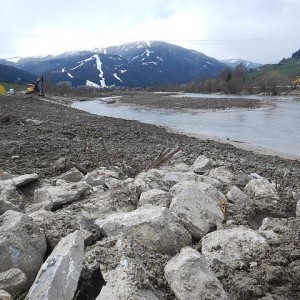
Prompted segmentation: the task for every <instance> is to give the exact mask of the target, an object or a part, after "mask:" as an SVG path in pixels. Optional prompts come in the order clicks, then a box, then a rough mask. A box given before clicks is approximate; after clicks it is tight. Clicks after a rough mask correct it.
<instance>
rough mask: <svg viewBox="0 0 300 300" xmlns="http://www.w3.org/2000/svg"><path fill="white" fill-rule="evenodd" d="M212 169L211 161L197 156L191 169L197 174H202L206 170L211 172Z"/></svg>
mask: <svg viewBox="0 0 300 300" xmlns="http://www.w3.org/2000/svg"><path fill="white" fill-rule="evenodd" d="M212 168H213V166H212V161H211V159H209V158H207V157H206V156H204V155H201V156H199V157H198V158H197V159H196V160H195V162H194V164H193V166H192V169H193V171H194V172H195V173H197V174H203V173H205V172H206V171H208V170H211V169H212Z"/></svg>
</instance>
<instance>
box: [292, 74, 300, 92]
mask: <svg viewBox="0 0 300 300" xmlns="http://www.w3.org/2000/svg"><path fill="white" fill-rule="evenodd" d="M292 85H293V88H294V89H295V88H297V86H300V76H296V77H295V79H294V80H293V81H292Z"/></svg>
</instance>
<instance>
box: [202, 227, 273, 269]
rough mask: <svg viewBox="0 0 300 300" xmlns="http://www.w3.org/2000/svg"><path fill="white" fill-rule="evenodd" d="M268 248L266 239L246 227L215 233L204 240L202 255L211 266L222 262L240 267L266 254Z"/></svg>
mask: <svg viewBox="0 0 300 300" xmlns="http://www.w3.org/2000/svg"><path fill="white" fill-rule="evenodd" d="M267 248H268V243H267V242H266V239H265V238H263V237H262V236H261V235H260V234H258V233H257V232H255V231H254V230H252V229H250V228H247V227H244V226H239V227H235V228H232V229H224V230H218V231H214V232H212V233H209V234H207V235H206V236H205V237H203V239H202V253H203V255H204V256H205V258H206V260H207V261H208V262H209V263H210V264H211V265H213V264H214V263H216V262H221V263H223V264H225V265H228V266H231V267H234V268H235V267H239V266H240V264H241V263H244V262H245V261H246V262H250V261H251V259H253V258H255V257H256V256H258V255H262V254H264V253H265V251H266V250H267Z"/></svg>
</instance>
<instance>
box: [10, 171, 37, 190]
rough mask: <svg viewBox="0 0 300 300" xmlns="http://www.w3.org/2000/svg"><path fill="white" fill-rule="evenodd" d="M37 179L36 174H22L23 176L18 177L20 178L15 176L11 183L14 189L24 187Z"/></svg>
mask: <svg viewBox="0 0 300 300" xmlns="http://www.w3.org/2000/svg"><path fill="white" fill-rule="evenodd" d="M38 178H39V175H38V174H36V173H33V174H24V175H20V176H16V177H14V178H12V179H11V180H12V182H13V184H14V185H15V186H16V187H20V186H22V185H26V184H28V183H31V182H34V181H37V180H38Z"/></svg>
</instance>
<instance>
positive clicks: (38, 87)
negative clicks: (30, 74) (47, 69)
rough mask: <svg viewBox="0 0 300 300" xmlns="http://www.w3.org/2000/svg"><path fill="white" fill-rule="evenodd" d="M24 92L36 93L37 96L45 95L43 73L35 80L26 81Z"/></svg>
mask: <svg viewBox="0 0 300 300" xmlns="http://www.w3.org/2000/svg"><path fill="white" fill-rule="evenodd" d="M26 94H38V95H39V96H45V94H44V77H43V75H41V76H39V77H38V79H37V80H36V82H30V83H28V85H27V92H26Z"/></svg>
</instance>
